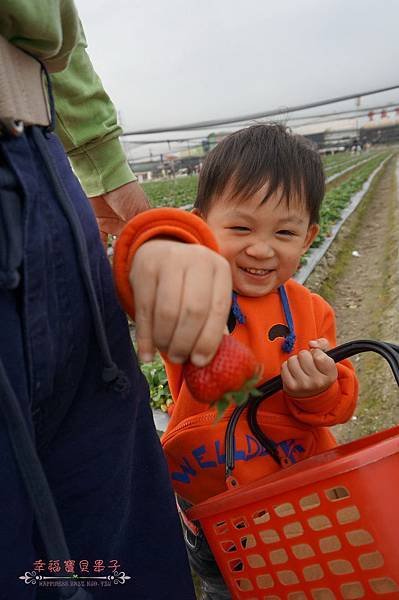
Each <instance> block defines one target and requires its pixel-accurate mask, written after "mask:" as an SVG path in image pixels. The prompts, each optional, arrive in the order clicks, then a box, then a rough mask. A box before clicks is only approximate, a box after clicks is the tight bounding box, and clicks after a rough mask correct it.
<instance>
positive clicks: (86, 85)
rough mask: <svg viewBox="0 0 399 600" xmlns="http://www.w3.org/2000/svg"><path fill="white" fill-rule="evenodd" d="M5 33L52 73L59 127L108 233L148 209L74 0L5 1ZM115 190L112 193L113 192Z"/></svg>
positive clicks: (0, 26) (0, 22)
mask: <svg viewBox="0 0 399 600" xmlns="http://www.w3.org/2000/svg"><path fill="white" fill-rule="evenodd" d="M0 34H1V35H3V36H4V37H5V38H6V39H7V40H9V41H10V42H11V43H13V44H14V45H16V46H18V47H19V48H21V49H23V50H26V51H27V52H29V53H30V54H32V55H33V56H36V57H37V58H38V59H40V60H41V61H42V62H43V63H44V64H45V66H46V68H47V70H48V71H49V72H50V73H51V78H52V84H53V92H54V97H55V104H56V112H57V126H56V132H57V134H58V135H59V136H60V138H61V140H62V142H63V145H64V147H65V149H66V151H67V153H68V155H69V158H70V160H71V163H72V165H73V168H74V171H75V173H76V174H77V176H78V178H79V180H80V182H81V184H82V187H83V188H84V190H85V192H86V194H87V195H88V196H89V197H94V200H93V202H92V204H93V208H94V210H95V212H96V214H97V216H98V218H99V220H100V219H101V221H100V227H101V229H102V230H103V231H104V233H119V231H120V229H121V227H122V226H123V224H124V223H125V222H126V221H127V220H129V218H131V217H133V216H134V215H135V214H137V213H138V212H141V211H142V210H144V209H146V208H148V201H147V198H146V197H145V194H144V193H143V191H142V190H141V188H140V187H139V185H138V184H137V183H133V182H135V180H136V177H135V175H134V173H133V172H132V170H131V169H130V167H129V165H128V163H127V161H126V157H125V154H124V152H123V148H122V146H121V144H120V142H119V136H120V134H121V128H120V127H119V126H118V124H117V117H116V111H115V107H114V105H113V104H112V102H111V100H110V98H109V97H108V95H107V94H106V92H105V90H104V88H103V86H102V84H101V81H100V79H99V77H98V75H97V74H96V73H95V71H94V69H93V66H92V64H91V61H90V59H89V56H88V54H87V52H86V47H87V44H86V39H85V36H84V32H83V29H82V26H81V24H80V21H79V17H78V14H77V11H76V8H75V5H74V3H73V1H72V0H2V2H1V4H0ZM110 192H113V193H112V194H110V195H108V194H109V193H110Z"/></svg>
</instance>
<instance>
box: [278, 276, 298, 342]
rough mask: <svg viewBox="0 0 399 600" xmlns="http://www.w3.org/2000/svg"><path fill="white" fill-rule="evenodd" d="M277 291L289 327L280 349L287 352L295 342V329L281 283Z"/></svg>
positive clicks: (285, 293)
mask: <svg viewBox="0 0 399 600" xmlns="http://www.w3.org/2000/svg"><path fill="white" fill-rule="evenodd" d="M278 293H279V294H280V299H281V304H282V305H283V310H284V316H285V320H286V322H287V327H288V329H289V334H288V335H287V336H286V337H285V340H284V342H283V345H282V349H283V352H287V353H289V352H291V351H292V349H293V347H294V344H295V340H296V335H295V330H294V321H293V319H292V314H291V309H290V305H289V302H288V296H287V292H286V291H285V287H284V286H283V285H280V286H279V288H278Z"/></svg>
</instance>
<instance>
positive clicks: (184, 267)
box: [129, 239, 232, 366]
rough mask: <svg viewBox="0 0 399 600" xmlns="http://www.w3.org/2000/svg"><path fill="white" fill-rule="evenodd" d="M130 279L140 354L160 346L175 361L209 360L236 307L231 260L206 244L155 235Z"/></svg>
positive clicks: (146, 356)
mask: <svg viewBox="0 0 399 600" xmlns="http://www.w3.org/2000/svg"><path fill="white" fill-rule="evenodd" d="M129 279H130V283H131V285H132V288H133V291H134V301H135V322H136V341H137V346H138V352H139V356H140V358H141V359H142V360H144V361H150V360H151V359H152V357H153V354H154V351H155V348H158V349H159V350H160V351H161V352H164V353H166V354H167V355H168V357H169V359H170V360H171V361H172V362H174V363H183V362H185V361H186V360H187V359H188V358H190V360H191V362H192V363H194V364H196V365H198V366H202V365H205V364H207V363H208V362H209V361H210V360H211V359H212V358H213V356H214V354H215V352H216V350H217V348H218V346H219V344H220V341H221V339H222V336H223V332H224V329H225V326H226V322H227V318H228V314H229V310H230V306H231V292H232V279H231V271H230V267H229V264H228V262H227V261H226V260H225V259H224V258H223V257H222V256H220V255H219V254H217V253H216V252H213V251H212V250H210V249H209V248H206V247H204V246H200V245H197V244H183V243H181V242H178V241H172V240H162V239H154V240H150V241H148V242H146V243H145V244H143V245H142V246H141V247H140V248H139V250H138V251H137V252H136V254H135V257H134V259H133V263H132V268H131V272H130V276H129Z"/></svg>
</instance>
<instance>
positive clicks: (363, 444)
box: [187, 341, 399, 600]
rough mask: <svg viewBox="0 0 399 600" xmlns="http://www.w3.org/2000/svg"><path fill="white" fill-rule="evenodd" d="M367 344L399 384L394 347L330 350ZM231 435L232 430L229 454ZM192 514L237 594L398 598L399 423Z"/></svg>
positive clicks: (287, 598)
mask: <svg viewBox="0 0 399 600" xmlns="http://www.w3.org/2000/svg"><path fill="white" fill-rule="evenodd" d="M370 346H371V347H370ZM368 350H374V351H377V352H378V353H379V354H382V355H383V356H385V358H387V360H388V361H389V363H390V365H391V367H392V370H393V372H394V375H395V378H396V381H397V383H398V384H399V363H398V359H399V353H398V350H399V349H398V347H396V346H393V345H389V344H384V343H382V342H370V341H366V342H351V343H349V344H344V345H343V346H341V347H339V348H336V349H334V350H333V351H332V352H330V354H331V355H332V356H333V357H334V358H336V359H339V360H342V358H346V357H348V356H351V355H353V354H356V353H358V352H364V351H368ZM273 381H277V378H275V380H273ZM274 391H276V389H274ZM269 395H270V394H269ZM230 434H231V432H230ZM233 435H234V432H233ZM232 439H233V443H234V438H232ZM231 443H232V442H231V435H230V442H229V439H228V436H227V435H226V452H227V456H228V445H229V444H230V445H231ZM187 515H188V517H189V518H190V519H191V520H194V521H199V522H200V525H201V527H202V529H203V531H204V533H205V536H206V538H207V540H208V543H209V545H210V547H211V549H212V551H213V553H214V555H215V558H216V560H217V563H218V565H219V568H220V570H221V572H222V575H223V577H224V579H225V581H226V584H227V585H228V587H229V589H230V591H231V594H232V598H233V599H237V600H244V599H245V600H305V599H309V600H333V599H341V598H342V599H346V600H349V599H350V600H353V599H357V598H365V599H369V598H381V597H384V598H387V599H388V598H389V599H392V598H399V547H398V538H399V426H398V427H394V428H392V429H389V430H386V431H383V432H380V433H377V434H374V435H370V436H367V437H365V438H362V439H360V440H357V441H355V442H351V443H349V444H345V445H341V446H338V447H337V448H334V449H333V450H330V451H328V452H325V453H323V454H320V455H318V456H314V457H312V458H310V459H307V460H304V461H302V462H299V463H297V464H296V465H293V466H292V467H288V468H287V469H284V470H282V471H280V472H278V473H275V474H274V475H272V476H269V477H266V478H264V479H261V480H258V481H256V482H253V483H252V484H249V485H246V486H242V487H240V486H237V487H236V488H235V489H232V490H230V491H227V492H225V493H223V494H219V495H218V496H215V497H213V498H211V499H209V500H207V501H205V502H202V503H201V504H198V505H197V506H195V507H193V508H192V509H190V511H189V512H188V514H187Z"/></svg>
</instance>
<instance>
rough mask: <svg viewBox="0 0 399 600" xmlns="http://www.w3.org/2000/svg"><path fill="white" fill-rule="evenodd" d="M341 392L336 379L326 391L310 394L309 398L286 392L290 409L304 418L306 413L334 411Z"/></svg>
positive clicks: (317, 413)
mask: <svg viewBox="0 0 399 600" xmlns="http://www.w3.org/2000/svg"><path fill="white" fill-rule="evenodd" d="M338 393H339V385H338V381H335V382H334V383H333V384H332V385H331V386H330V387H329V388H328V389H327V390H326V391H324V392H321V394H317V395H316V396H309V397H308V398H294V397H293V396H289V395H288V394H285V396H286V399H287V401H288V404H289V407H290V410H291V412H292V414H293V415H294V417H297V418H299V419H300V420H303V416H304V415H305V414H308V415H309V418H311V415H327V414H328V413H330V412H332V411H333V410H334V408H335V407H336V404H337V398H338Z"/></svg>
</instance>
